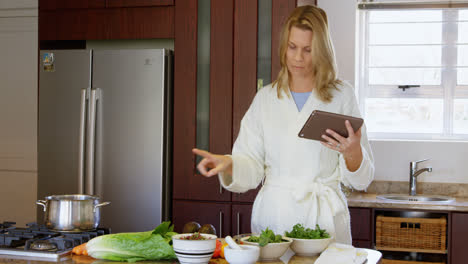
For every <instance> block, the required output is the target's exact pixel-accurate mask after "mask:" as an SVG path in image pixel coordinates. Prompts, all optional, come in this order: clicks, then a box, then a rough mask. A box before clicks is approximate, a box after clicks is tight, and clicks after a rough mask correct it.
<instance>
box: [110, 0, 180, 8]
mask: <svg viewBox="0 0 468 264" xmlns="http://www.w3.org/2000/svg"><path fill="white" fill-rule="evenodd" d="M170 5H174V0H106V6H107V7H141V6H170Z"/></svg>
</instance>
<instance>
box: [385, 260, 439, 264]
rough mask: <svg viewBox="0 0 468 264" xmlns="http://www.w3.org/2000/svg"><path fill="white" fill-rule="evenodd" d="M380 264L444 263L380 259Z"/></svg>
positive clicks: (437, 263)
mask: <svg viewBox="0 0 468 264" xmlns="http://www.w3.org/2000/svg"><path fill="white" fill-rule="evenodd" d="M382 264H445V262H425V261H407V260H393V259H382Z"/></svg>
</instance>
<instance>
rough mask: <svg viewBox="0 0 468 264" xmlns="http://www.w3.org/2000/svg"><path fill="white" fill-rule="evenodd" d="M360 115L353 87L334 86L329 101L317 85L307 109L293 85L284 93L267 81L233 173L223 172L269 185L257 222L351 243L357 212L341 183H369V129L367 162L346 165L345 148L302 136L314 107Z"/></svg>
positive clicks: (235, 188) (241, 187)
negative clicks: (298, 101)
mask: <svg viewBox="0 0 468 264" xmlns="http://www.w3.org/2000/svg"><path fill="white" fill-rule="evenodd" d="M316 109H317V110H322V111H327V112H334V113H339V114H345V115H351V116H360V113H359V108H358V105H357V102H356V97H355V95H354V90H353V88H352V87H351V86H350V85H348V84H343V85H340V86H339V90H333V99H332V101H331V102H330V103H324V102H322V101H321V100H320V99H319V98H318V97H317V95H316V94H315V92H312V93H311V95H310V96H309V98H308V100H307V101H306V103H305V105H304V107H303V108H302V110H301V111H298V109H297V106H296V104H295V102H294V99H293V98H292V96H291V95H290V93H289V92H288V94H286V93H284V92H283V97H282V98H281V99H278V97H277V91H276V86H275V87H272V86H271V85H268V86H265V87H264V88H263V89H261V90H260V91H259V92H258V93H257V94H256V96H255V98H254V100H253V102H252V104H251V105H250V108H249V109H248V111H247V112H246V114H245V116H244V117H243V119H242V121H241V128H240V131H239V135H238V137H237V140H236V142H235V143H234V147H233V150H232V155H231V157H232V160H233V170H232V175H228V174H225V173H220V174H219V180H220V182H221V184H222V186H223V187H224V188H225V189H227V190H229V191H232V192H246V191H248V190H250V189H255V188H257V186H258V185H259V184H261V183H262V184H263V187H262V188H261V190H260V192H259V193H258V195H257V197H256V199H255V203H254V205H253V210H252V221H251V228H252V232H253V233H260V232H261V230H264V229H266V228H267V227H268V228H270V229H271V230H273V231H274V232H275V233H278V234H284V232H285V231H290V230H292V227H293V226H294V225H295V224H297V223H301V224H303V225H305V226H306V227H310V228H315V225H316V224H318V225H319V226H320V227H321V228H322V229H326V230H327V231H328V232H329V233H330V234H331V235H332V236H333V237H335V239H336V241H337V242H340V243H346V244H351V230H350V218H349V211H348V207H347V202H346V197H345V196H344V195H343V193H342V192H341V188H340V182H342V183H343V184H344V185H346V186H352V187H353V188H354V189H358V190H363V189H365V188H367V186H368V185H369V184H370V182H371V181H372V179H373V175H374V162H373V157H372V151H371V149H370V146H369V142H368V140H367V136H366V131H365V126H363V128H362V137H361V148H362V153H363V160H362V163H361V165H360V167H359V169H358V170H357V171H354V172H351V171H349V170H348V169H347V167H346V163H345V160H344V158H343V155H342V154H341V153H339V152H337V151H334V150H331V149H328V148H326V147H324V146H322V145H321V144H320V142H318V141H315V140H309V139H304V138H300V137H298V133H299V131H300V130H301V128H302V126H303V125H304V123H305V122H306V120H307V118H308V117H309V116H310V114H311V113H312V111H313V110H316Z"/></svg>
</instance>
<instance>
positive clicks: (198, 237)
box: [180, 233, 207, 240]
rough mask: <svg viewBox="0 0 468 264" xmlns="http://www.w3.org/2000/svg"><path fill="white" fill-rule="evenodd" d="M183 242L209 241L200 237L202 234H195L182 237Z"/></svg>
mask: <svg viewBox="0 0 468 264" xmlns="http://www.w3.org/2000/svg"><path fill="white" fill-rule="evenodd" d="M180 239H182V240H207V238H206V237H204V236H202V235H200V233H194V234H192V235H190V236H184V237H181V238H180Z"/></svg>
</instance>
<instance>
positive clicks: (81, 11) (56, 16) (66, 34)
mask: <svg viewBox="0 0 468 264" xmlns="http://www.w3.org/2000/svg"><path fill="white" fill-rule="evenodd" d="M173 4H174V2H173V1H163V0H160V1H156V0H136V1H128V0H85V1H75V0H60V1H59V0H40V1H39V40H42V41H44V40H85V39H149V38H174V10H175V8H174V6H173Z"/></svg>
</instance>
